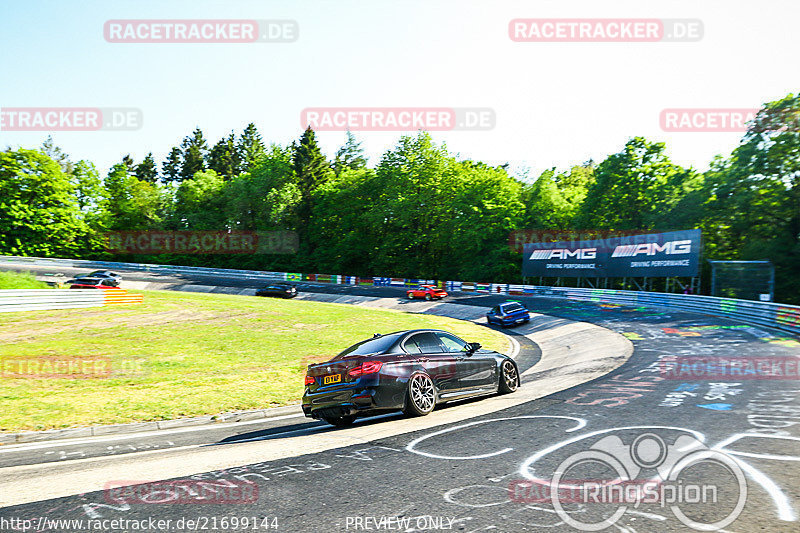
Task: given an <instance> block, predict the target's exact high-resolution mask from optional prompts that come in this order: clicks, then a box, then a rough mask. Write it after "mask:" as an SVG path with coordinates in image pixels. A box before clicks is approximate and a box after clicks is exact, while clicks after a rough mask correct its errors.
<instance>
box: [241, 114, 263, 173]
mask: <svg viewBox="0 0 800 533" xmlns="http://www.w3.org/2000/svg"><path fill="white" fill-rule="evenodd" d="M237 149H238V157H239V161H240V165H241V167H240V169H239V171H240V172H249V171H250V169H251V168H253V165H255V164H256V162H257V161H258V160H259V158H261V157H262V156H263V155H264V154H265V152H266V150H265V148H264V142H263V141H262V140H261V134H260V133H258V128H256V125H255V124H253V123H252V122H251V123H250V124H248V125H247V127H245V129H244V132H242V136H241V137H240V138H239V144H238V146H237Z"/></svg>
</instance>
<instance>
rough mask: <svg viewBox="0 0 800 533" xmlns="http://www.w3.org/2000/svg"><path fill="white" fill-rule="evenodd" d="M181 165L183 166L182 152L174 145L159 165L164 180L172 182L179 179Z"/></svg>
mask: <svg viewBox="0 0 800 533" xmlns="http://www.w3.org/2000/svg"><path fill="white" fill-rule="evenodd" d="M181 167H183V152H181V149H180V148H177V147H174V148H173V149H172V150H171V151H170V153H169V155H168V156H167V159H166V160H165V161H164V163H163V164H162V165H161V174H162V175H163V176H164V180H165V181H168V182H173V183H174V182H176V181H180V179H181Z"/></svg>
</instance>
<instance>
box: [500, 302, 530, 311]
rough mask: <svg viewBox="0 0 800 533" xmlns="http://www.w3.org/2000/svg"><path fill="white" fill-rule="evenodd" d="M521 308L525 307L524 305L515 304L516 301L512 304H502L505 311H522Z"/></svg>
mask: <svg viewBox="0 0 800 533" xmlns="http://www.w3.org/2000/svg"><path fill="white" fill-rule="evenodd" d="M523 309H525V308H524V307H522V305H521V304H517V303H514V304H506V305H504V306H503V310H504V311H505V312H506V313H513V312H514V311H522V310H523Z"/></svg>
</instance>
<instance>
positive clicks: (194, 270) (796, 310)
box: [0, 256, 800, 335]
mask: <svg viewBox="0 0 800 533" xmlns="http://www.w3.org/2000/svg"><path fill="white" fill-rule="evenodd" d="M0 261H13V262H20V261H21V262H30V263H32V264H36V265H40V266H46V265H48V266H62V267H73V268H76V267H77V268H91V269H98V268H106V269H117V270H136V271H144V272H153V273H160V274H173V275H174V274H194V275H208V276H213V277H215V278H220V277H221V278H225V277H227V278H233V279H250V280H263V281H268V280H273V281H274V280H284V281H310V282H316V283H332V284H345V285H372V286H378V287H413V286H417V285H420V284H431V285H434V284H435V285H438V286H439V287H443V288H446V289H447V290H448V291H451V292H468V293H469V292H472V293H479V294H508V295H519V296H540V297H548V298H566V299H570V300H582V301H592V302H598V303H608V304H620V305H633V306H642V307H653V308H665V309H673V310H678V311H691V312H696V313H702V314H708V315H714V316H721V317H724V318H730V319H732V320H737V321H739V322H743V323H746V324H753V325H758V326H765V327H769V328H774V329H778V330H780V331H784V332H786V333H791V334H793V335H800V307H798V306H794V305H783V304H778V303H771V302H756V301H751V300H737V299H732V298H716V297H713V296H695V295H689V294H670V293H658V292H643V291H621V290H609V289H584V288H569V287H542V286H537V285H514V284H507V283H479V282H470V281H446V282H445V281H436V280H428V279H416V278H388V277H366V278H362V277H357V276H345V275H339V274H303V273H299V272H263V271H258V270H234V269H226V268H205V267H186V266H171V265H152V264H147V263H117V262H111V261H84V260H73V259H52V258H39V257H18V256H0Z"/></svg>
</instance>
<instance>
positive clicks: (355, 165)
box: [333, 130, 367, 176]
mask: <svg viewBox="0 0 800 533" xmlns="http://www.w3.org/2000/svg"><path fill="white" fill-rule="evenodd" d="M366 166H367V160H366V159H365V158H364V150H363V149H362V148H361V143H360V142H357V141H356V137H355V135H353V134H352V132H350V130H348V131H347V140H346V141H345V143H344V145H343V146H342V147H341V148H339V150H338V151H337V152H336V159H335V160H334V162H333V170H334V172H336V175H337V176H338V175H340V174H341V173H342V171H343V170H344V169H346V168H349V169H352V170H357V169H359V168H364V167H366Z"/></svg>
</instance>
